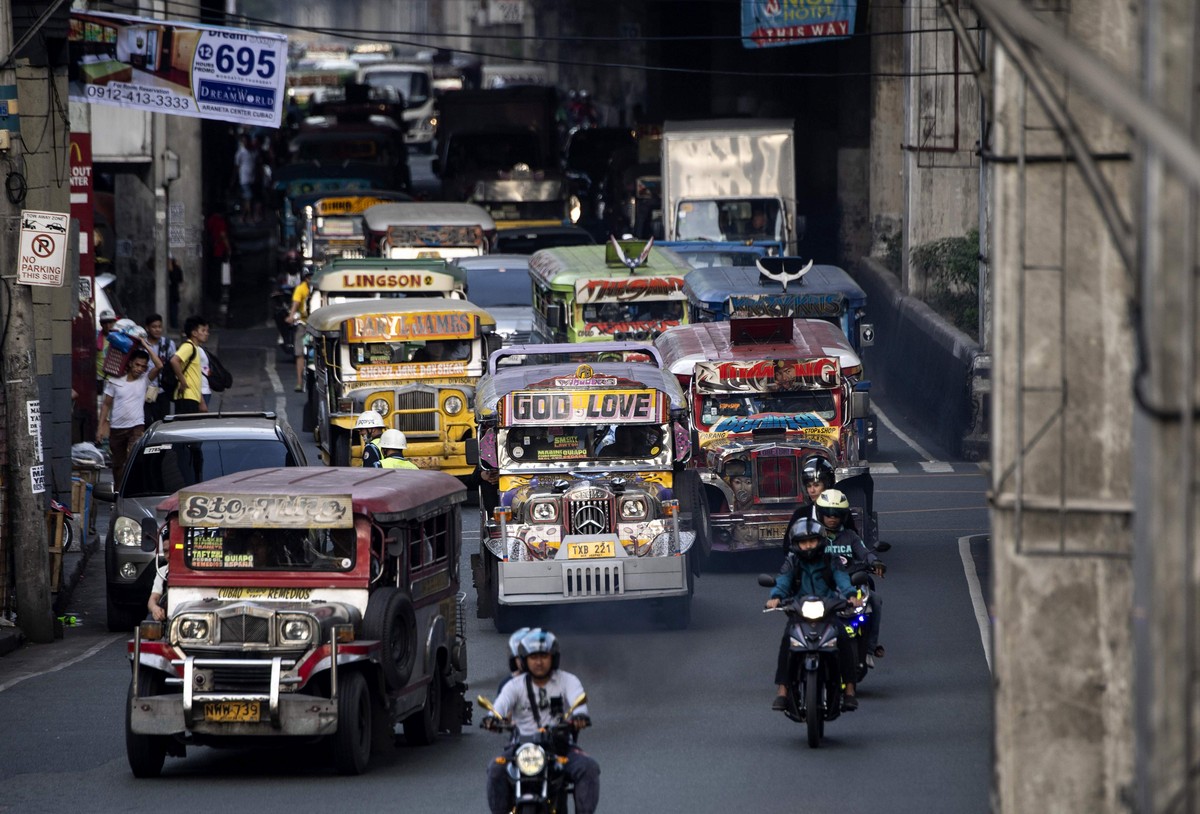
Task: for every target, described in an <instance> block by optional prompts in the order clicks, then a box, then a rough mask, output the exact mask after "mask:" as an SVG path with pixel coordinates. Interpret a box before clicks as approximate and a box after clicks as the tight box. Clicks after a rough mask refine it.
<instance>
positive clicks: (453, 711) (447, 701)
mask: <svg viewBox="0 0 1200 814" xmlns="http://www.w3.org/2000/svg"><path fill="white" fill-rule="evenodd" d="M466 700H467V698H466V687H465V686H464V685H463V684H457V685H455V686H454V687H447V688H445V689H444V690H443V695H442V714H441V721H440V722H439V725H438V729H439V730H440V731H442V732H445V733H447V734H449V735H461V734H462V729H463V717H464V716H463V708H464V707H465V706H466Z"/></svg>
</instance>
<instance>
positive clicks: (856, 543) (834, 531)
mask: <svg viewBox="0 0 1200 814" xmlns="http://www.w3.org/2000/svg"><path fill="white" fill-rule="evenodd" d="M813 508H814V509H815V511H816V514H817V518H818V519H819V520H820V521H821V525H822V526H823V527H824V530H825V536H826V538H828V540H829V544H828V545H827V546H826V548H825V550H826V552H827V553H828V554H829V555H830V556H832V557H833V558H834V563H835V564H841V567H842V570H845V571H846V572H847V573H851V574H853V573H854V572H855V571H870V572H871V573H872V574H873V575H874V576H877V577H881V578H882V577H883V575H884V573H886V571H887V566H885V565H884V564H883V561H882V560H880V559H879V557H878V556H877V555H876V554H875V552H874V551H872V550H871V549H870V548H868V547H867V545H866V544H865V543H864V542H863V541H862V538H861V537H859V536H858V533H857V532H856V531H854V529H853V528H851V527H850V525H849V523H850V501H849V500H848V499H847V498H846V495H845V493H843V492H842V491H841V490H840V489H826V490H825V491H824V492H822V493H821V494H820V495H819V496H818V497H817V501H816V505H815V506H814V507H813ZM882 620H883V598H882V597H880V596H879V594H878V593H877V592H876V591H875V590H874V585H872V591H871V616H870V619H869V620H868V623H867V654H868V658H869V659H872V660H873V659H877V658H883V654H884V649H883V645H881V644H880V643H879V625H880V623H881V622H882ZM872 666H874V664H873V663H872Z"/></svg>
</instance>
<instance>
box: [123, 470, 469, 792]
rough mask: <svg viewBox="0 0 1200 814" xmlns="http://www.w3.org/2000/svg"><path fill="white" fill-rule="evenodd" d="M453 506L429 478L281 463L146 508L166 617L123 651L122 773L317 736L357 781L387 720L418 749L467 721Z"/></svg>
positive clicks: (457, 517) (440, 481)
mask: <svg viewBox="0 0 1200 814" xmlns="http://www.w3.org/2000/svg"><path fill="white" fill-rule="evenodd" d="M465 496H466V490H465V488H464V487H463V486H462V484H461V483H459V482H458V481H457V480H455V479H454V478H452V477H450V476H448V475H445V474H442V473H440V472H414V471H411V470H409V471H402V470H395V469H385V470H372V471H370V472H367V471H364V470H361V469H358V470H354V469H333V468H329V467H293V468H286V469H284V468H278V469H254V470H249V471H245V472H240V473H237V474H234V475H225V476H223V477H220V478H215V479H213V480H209V481H205V482H203V483H199V484H196V485H195V486H191V487H189V488H187V489H185V490H181V491H179V492H177V493H176V494H175V495H174V496H172V497H170V498H168V499H167V500H166V501H164V502H163V503H162V504H161V506H160V508H161V509H163V510H164V511H165V512H166V513H167V522H166V525H165V526H163V532H162V534H161V535H160V539H159V552H160V555H164V556H165V557H166V561H167V564H168V565H169V568H170V579H169V588H168V590H167V592H166V599H167V606H166V619H165V620H164V621H161V622H156V621H145V622H142V623H141V624H140V625H139V626H138V628H137V629H136V630H135V632H134V637H133V639H132V640H131V641H130V642H129V645H128V652H129V655H130V661H131V664H132V668H133V676H132V681H131V682H130V688H129V696H128V703H127V706H126V731H125V743H126V752H127V756H128V759H129V765H130V768H131V769H132V770H133V773H134V775H136V776H137V777H153V776H157V775H158V774H159V773H160V772H161V771H162V768H163V763H164V759H165V757H166V756H168V755H170V756H173V757H184V756H185V751H186V747H187V746H189V745H197V746H198V745H215V746H233V745H237V746H251V745H258V746H265V745H268V744H273V743H279V742H280V741H281V740H283V741H285V742H288V741H290V742H292V743H310V742H312V741H314V740H315V739H318V738H321V739H324V740H326V741H328V742H329V743H330V745H331V746H332V750H331V751H330V753H329V754H330V755H331V757H332V762H333V765H334V767H335V768H336V769H337V770H338V771H340V772H342V773H344V774H358V773H360V772H362V771H364V770H366V768H367V766H368V763H369V761H370V757H371V747H372V742H373V741H374V742H375V743H378V742H379V741H378V738H379V737H380V735H381V733H382V734H383V735H385V736H386V737H387V739H388V740H389V741H390V740H391V736H392V732H393V727H394V725H395V724H397V723H403V725H404V735H405V738H406V739H407V740H408V742H409V743H412V744H420V745H424V744H429V743H432V742H433V741H434V740H435V739H436V737H437V734H438V732H439V731H441V730H444V729H449V730H451V731H455V732H457V731H459V730H460V729H461V727H462V725H463V724H464V723H469V722H470V706H469V704H468V703H467V702H466V701H465V700H464V694H465V691H466V684H465V683H464V682H465V680H466V673H467V651H466V647H467V645H466V637H465V632H464V631H465V623H464V618H463V600H464V595H463V594H462V593H460V592H459V582H458V573H459V557H460V555H461V550H462V538H461V533H460V528H461V504H462V502H463V500H464V498H465ZM147 545H148V547H149V548H151V549H153V547H154V540H153V539H152V538H151V539H150V540H149V541H148V544H147Z"/></svg>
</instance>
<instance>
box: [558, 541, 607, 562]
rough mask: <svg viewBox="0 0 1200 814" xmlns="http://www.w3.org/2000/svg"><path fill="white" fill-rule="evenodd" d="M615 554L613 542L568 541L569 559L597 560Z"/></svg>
mask: <svg viewBox="0 0 1200 814" xmlns="http://www.w3.org/2000/svg"><path fill="white" fill-rule="evenodd" d="M614 555H615V552H614V551H613V544H612V543H567V559H569V560H595V559H599V558H600V557H612V556H614Z"/></svg>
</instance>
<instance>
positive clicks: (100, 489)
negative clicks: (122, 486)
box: [92, 483, 117, 503]
mask: <svg viewBox="0 0 1200 814" xmlns="http://www.w3.org/2000/svg"><path fill="white" fill-rule="evenodd" d="M92 497H94V498H96V500H103V501H104V502H105V503H114V502H116V499H117V493H116V492H114V491H113V488H112V486H110V485H109V484H107V483H97V484H96V485H94V486H93V487H92Z"/></svg>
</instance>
